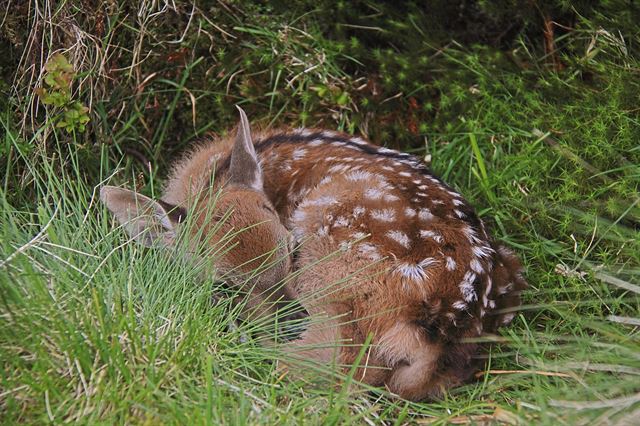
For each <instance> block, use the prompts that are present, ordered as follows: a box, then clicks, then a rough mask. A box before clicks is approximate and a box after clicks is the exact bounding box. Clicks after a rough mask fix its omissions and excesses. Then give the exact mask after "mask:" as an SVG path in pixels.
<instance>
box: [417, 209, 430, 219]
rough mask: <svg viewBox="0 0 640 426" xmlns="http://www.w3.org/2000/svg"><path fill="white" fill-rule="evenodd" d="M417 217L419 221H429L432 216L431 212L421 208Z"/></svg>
mask: <svg viewBox="0 0 640 426" xmlns="http://www.w3.org/2000/svg"><path fill="white" fill-rule="evenodd" d="M418 217H419V218H420V220H431V219H433V214H432V213H431V210H429V209H427V208H422V209H420V211H419V212H418Z"/></svg>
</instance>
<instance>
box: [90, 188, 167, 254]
mask: <svg viewBox="0 0 640 426" xmlns="http://www.w3.org/2000/svg"><path fill="white" fill-rule="evenodd" d="M100 200H101V201H102V202H103V203H104V204H105V205H106V206H107V208H108V209H109V210H110V211H111V213H113V215H114V216H115V217H116V219H118V222H120V224H121V225H122V226H123V227H124V228H125V230H126V231H127V233H128V234H129V235H130V236H131V237H132V238H134V239H135V240H136V241H137V242H139V243H140V244H142V245H144V246H146V247H158V246H160V247H168V246H171V245H173V243H174V242H175V230H176V224H177V222H176V221H174V218H172V216H171V215H170V214H169V213H168V212H167V210H166V209H165V208H164V207H163V206H162V205H161V204H160V203H159V202H157V201H154V200H152V199H151V198H149V197H146V196H144V195H142V194H138V193H137V192H134V191H129V190H128V189H122V188H116V187H114V186H103V187H102V189H100Z"/></svg>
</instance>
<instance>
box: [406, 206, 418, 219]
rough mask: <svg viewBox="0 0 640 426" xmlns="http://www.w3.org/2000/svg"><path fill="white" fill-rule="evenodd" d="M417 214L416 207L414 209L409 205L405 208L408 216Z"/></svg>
mask: <svg viewBox="0 0 640 426" xmlns="http://www.w3.org/2000/svg"><path fill="white" fill-rule="evenodd" d="M416 214H417V213H416V211H415V209H412V208H411V207H407V208H406V209H404V215H405V216H406V217H409V218H411V217H415V216H416Z"/></svg>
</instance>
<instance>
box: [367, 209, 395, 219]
mask: <svg viewBox="0 0 640 426" xmlns="http://www.w3.org/2000/svg"><path fill="white" fill-rule="evenodd" d="M371 217H372V218H374V219H375V220H379V221H381V222H393V221H394V220H395V219H396V213H395V211H394V210H393V209H383V210H372V211H371Z"/></svg>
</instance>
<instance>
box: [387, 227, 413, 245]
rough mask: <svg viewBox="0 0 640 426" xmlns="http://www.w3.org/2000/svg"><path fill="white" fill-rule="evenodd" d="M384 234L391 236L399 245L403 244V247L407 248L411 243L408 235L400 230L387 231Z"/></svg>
mask: <svg viewBox="0 0 640 426" xmlns="http://www.w3.org/2000/svg"><path fill="white" fill-rule="evenodd" d="M385 235H386V236H387V237H389V238H391V239H392V240H394V241H395V242H397V243H398V244H400V245H401V246H403V247H404V248H409V246H410V245H411V240H409V237H408V236H407V234H405V233H404V232H402V231H387V233H386V234H385Z"/></svg>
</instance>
